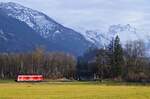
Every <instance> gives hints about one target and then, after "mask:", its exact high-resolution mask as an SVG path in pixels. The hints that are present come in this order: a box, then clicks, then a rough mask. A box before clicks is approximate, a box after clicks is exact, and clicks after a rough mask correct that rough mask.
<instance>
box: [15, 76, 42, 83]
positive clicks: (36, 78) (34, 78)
mask: <svg viewBox="0 0 150 99" xmlns="http://www.w3.org/2000/svg"><path fill="white" fill-rule="evenodd" d="M43 80H44V78H43V75H18V76H17V81H18V82H37V81H43Z"/></svg>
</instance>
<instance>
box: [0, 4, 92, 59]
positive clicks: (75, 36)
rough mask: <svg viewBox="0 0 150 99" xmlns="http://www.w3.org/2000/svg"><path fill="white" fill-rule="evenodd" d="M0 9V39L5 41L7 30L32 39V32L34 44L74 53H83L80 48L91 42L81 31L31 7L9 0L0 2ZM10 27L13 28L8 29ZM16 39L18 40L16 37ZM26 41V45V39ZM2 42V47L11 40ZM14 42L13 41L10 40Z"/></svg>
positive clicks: (87, 45) (84, 47) (86, 46)
mask: <svg viewBox="0 0 150 99" xmlns="http://www.w3.org/2000/svg"><path fill="white" fill-rule="evenodd" d="M0 13H1V16H0V23H1V26H0V30H1V32H0V39H5V42H6V40H7V39H8V38H7V36H6V35H5V34H8V33H11V34H13V35H14V36H15V37H16V38H17V39H19V36H22V37H23V36H24V35H27V34H30V36H29V37H28V39H31V40H32V38H33V37H32V36H33V35H34V36H35V35H36V36H38V37H37V39H36V40H35V41H37V42H40V43H37V44H36V42H34V44H33V45H34V46H37V45H40V46H44V47H46V48H47V49H48V50H52V51H63V52H68V53H71V54H74V55H76V56H77V55H81V54H82V53H84V51H85V50H86V49H87V48H88V47H89V46H91V45H92V43H91V42H89V41H88V40H86V39H85V38H84V36H83V35H81V33H79V32H76V31H74V30H72V29H70V28H67V27H64V26H63V25H61V24H59V23H57V22H56V21H54V20H53V19H51V18H50V17H48V16H47V15H45V14H44V13H42V12H39V11H36V10H32V9H30V8H27V7H24V6H22V5H20V4H16V3H12V2H8V3H0ZM9 21H10V22H9ZM6 23H7V26H6ZM9 23H11V24H9ZM16 23H18V24H16ZM19 25H20V26H21V27H20V26H19ZM7 27H9V28H7ZM11 27H13V28H12V29H11ZM17 27H18V28H17ZM19 27H20V28H19ZM24 27H26V28H24ZM8 29H9V30H8ZM21 29H22V30H21ZM18 30H20V31H18ZM27 30H28V31H27ZM18 32H19V33H20V34H19V33H18ZM27 32H28V33H27ZM18 34H19V35H18ZM32 34H33V35H32ZM13 39H14V38H13ZM22 39H23V40H24V43H25V41H27V40H26V39H24V38H22ZM8 40H9V39H8ZM23 40H22V41H23ZM33 40H34V39H33ZM40 40H42V41H40ZM16 42H17V40H16ZM18 42H21V41H19V40H18ZM44 42H45V43H44ZM10 43H11V41H10ZM19 44H21V43H19ZM26 44H27V45H28V46H30V43H29V42H28V43H26ZM5 45H6V46H5V47H7V46H8V45H11V44H5ZM14 45H17V44H15V43H14ZM8 47H9V46H8ZM9 48H10V47H9ZM9 48H8V49H9ZM0 49H1V48H0ZM28 49H30V48H28ZM18 50H19V48H18Z"/></svg>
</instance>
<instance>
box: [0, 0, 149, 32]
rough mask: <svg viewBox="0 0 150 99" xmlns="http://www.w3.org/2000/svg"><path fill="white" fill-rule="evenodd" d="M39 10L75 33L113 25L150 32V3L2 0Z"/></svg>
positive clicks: (132, 0) (140, 0) (128, 0)
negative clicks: (128, 25)
mask: <svg viewBox="0 0 150 99" xmlns="http://www.w3.org/2000/svg"><path fill="white" fill-rule="evenodd" d="M0 1H1V2H8V1H10V2H16V3H20V4H22V5H24V6H27V7H30V8H33V9H35V10H39V11H42V12H44V13H45V14H47V15H48V16H50V17H52V18H53V19H55V20H56V21H57V22H59V23H61V24H63V25H65V26H68V27H71V28H73V29H76V30H78V31H85V30H90V29H92V30H93V29H94V30H101V29H102V30H103V29H106V28H107V27H108V26H110V25H113V24H131V25H132V26H134V27H136V28H138V29H142V30H144V31H145V32H148V31H150V0H0Z"/></svg>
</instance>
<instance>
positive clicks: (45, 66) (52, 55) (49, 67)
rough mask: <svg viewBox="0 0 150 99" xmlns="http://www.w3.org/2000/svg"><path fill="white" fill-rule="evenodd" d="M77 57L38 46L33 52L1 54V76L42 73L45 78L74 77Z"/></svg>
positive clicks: (13, 76) (9, 76)
mask: <svg viewBox="0 0 150 99" xmlns="http://www.w3.org/2000/svg"><path fill="white" fill-rule="evenodd" d="M75 72H76V59H75V57H74V56H72V55H70V54H65V53H62V52H45V51H44V50H43V49H42V48H37V49H36V50H35V51H34V52H32V53H21V54H16V53H12V54H11V53H9V54H8V53H3V54H0V78H1V79H12V78H13V79H15V78H16V77H17V75H19V74H42V75H43V76H44V77H45V78H49V79H58V78H63V77H65V78H68V79H73V78H74V76H75Z"/></svg>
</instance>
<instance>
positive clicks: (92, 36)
mask: <svg viewBox="0 0 150 99" xmlns="http://www.w3.org/2000/svg"><path fill="white" fill-rule="evenodd" d="M117 35H118V36H119V37H120V40H121V43H122V44H125V43H126V42H127V41H134V40H143V41H144V42H145V43H147V42H149V39H148V37H149V35H148V34H147V33H144V32H142V31H140V30H137V29H136V28H135V27H132V26H131V25H130V24H127V25H121V24H118V25H111V26H110V27H109V28H108V30H107V32H101V31H86V33H85V34H84V36H85V37H86V39H87V40H89V41H91V42H93V43H96V44H97V45H98V46H99V47H103V46H105V45H107V44H108V43H109V41H110V40H112V38H114V37H116V36H117Z"/></svg>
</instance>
